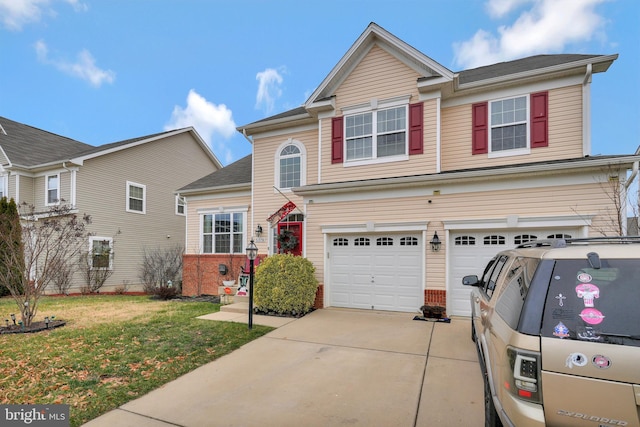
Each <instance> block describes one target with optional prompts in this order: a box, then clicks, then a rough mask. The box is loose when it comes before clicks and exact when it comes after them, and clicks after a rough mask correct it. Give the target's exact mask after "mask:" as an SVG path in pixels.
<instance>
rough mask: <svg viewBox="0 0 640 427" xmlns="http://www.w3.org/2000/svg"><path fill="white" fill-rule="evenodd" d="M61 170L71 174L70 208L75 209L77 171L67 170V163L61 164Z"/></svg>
mask: <svg viewBox="0 0 640 427" xmlns="http://www.w3.org/2000/svg"><path fill="white" fill-rule="evenodd" d="M62 169H64V170H66V171H67V172H69V173H71V182H70V185H71V206H72V207H73V208H75V207H76V172H77V169H69V168H68V167H67V162H62Z"/></svg>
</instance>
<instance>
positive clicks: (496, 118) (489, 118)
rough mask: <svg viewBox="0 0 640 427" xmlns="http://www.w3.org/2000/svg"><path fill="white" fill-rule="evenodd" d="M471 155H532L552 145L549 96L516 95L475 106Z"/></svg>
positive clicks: (473, 108)
mask: <svg viewBox="0 0 640 427" xmlns="http://www.w3.org/2000/svg"><path fill="white" fill-rule="evenodd" d="M471 108H472V149H471V152H472V154H488V156H489V157H501V156H512V155H520V154H529V153H530V152H531V149H534V148H538V147H548V146H549V128H548V120H549V93H548V92H538V93H532V94H530V95H517V96H513V97H510V98H502V99H495V100H492V101H489V102H480V103H477V104H473V105H472V106H471Z"/></svg>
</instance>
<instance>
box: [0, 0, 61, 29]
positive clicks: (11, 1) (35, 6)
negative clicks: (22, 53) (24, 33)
mask: <svg viewBox="0 0 640 427" xmlns="http://www.w3.org/2000/svg"><path fill="white" fill-rule="evenodd" d="M48 4H49V0H0V17H1V18H0V19H2V23H3V24H4V26H5V27H6V28H8V29H9V30H14V31H18V30H21V29H22V26H23V25H25V24H28V23H30V22H38V21H39V20H40V16H41V15H42V7H43V6H46V5H48Z"/></svg>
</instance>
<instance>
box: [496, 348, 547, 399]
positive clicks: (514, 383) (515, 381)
mask: <svg viewBox="0 0 640 427" xmlns="http://www.w3.org/2000/svg"><path fill="white" fill-rule="evenodd" d="M507 357H508V358H509V366H508V368H509V371H508V372H507V375H506V376H505V381H504V387H505V388H506V389H507V390H508V391H509V393H511V394H512V395H514V396H516V397H517V398H519V399H522V400H526V401H529V402H534V403H542V394H541V387H540V353H537V352H533V351H527V350H522V349H519V348H515V347H508V348H507Z"/></svg>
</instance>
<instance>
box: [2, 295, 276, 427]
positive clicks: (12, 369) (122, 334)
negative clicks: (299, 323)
mask: <svg viewBox="0 0 640 427" xmlns="http://www.w3.org/2000/svg"><path fill="white" fill-rule="evenodd" d="M218 310H219V305H217V304H211V303H203V302H179V301H168V302H167V301H155V300H152V299H150V298H149V297H146V296H143V297H131V296H89V297H87V296H81V297H55V298H54V297H44V298H43V299H42V300H41V305H40V309H39V310H38V315H37V316H36V320H42V318H44V316H51V315H55V316H56V319H57V320H58V319H60V320H65V321H67V325H66V326H64V327H60V328H56V329H54V330H50V331H45V332H39V333H33V334H16V335H0V403H1V404H55V403H59V404H69V405H71V422H70V424H71V426H79V425H82V424H83V423H85V422H87V421H89V420H91V419H93V418H95V417H97V416H99V415H101V414H103V413H105V412H108V411H109V410H111V409H114V408H117V407H118V406H120V405H122V404H124V403H126V402H128V401H130V400H133V399H135V398H137V397H140V396H142V395H144V394H146V393H148V392H149V391H151V390H153V389H155V388H158V387H160V386H161V385H163V384H165V383H167V382H169V381H171V380H173V379H175V378H177V377H179V376H181V375H183V374H185V373H187V372H190V371H192V370H193V369H195V368H197V367H199V366H202V365H204V364H206V363H208V362H211V361H212V360H215V359H217V358H218V357H221V356H223V355H225V354H228V353H230V352H232V351H233V350H235V349H237V348H239V347H240V346H242V345H244V344H245V343H247V342H249V341H251V340H253V339H255V338H258V337H260V336H262V335H264V334H266V333H267V332H269V331H271V330H272V328H268V327H265V326H254V328H253V329H252V330H251V331H249V330H248V328H247V325H246V324H242V323H230V322H215V321H211V320H200V319H196V317H197V316H201V315H203V314H208V313H212V312H214V311H218ZM10 313H17V306H16V304H15V302H14V301H13V300H12V299H6V298H3V299H0V322H4V319H5V318H9V314H10Z"/></svg>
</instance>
